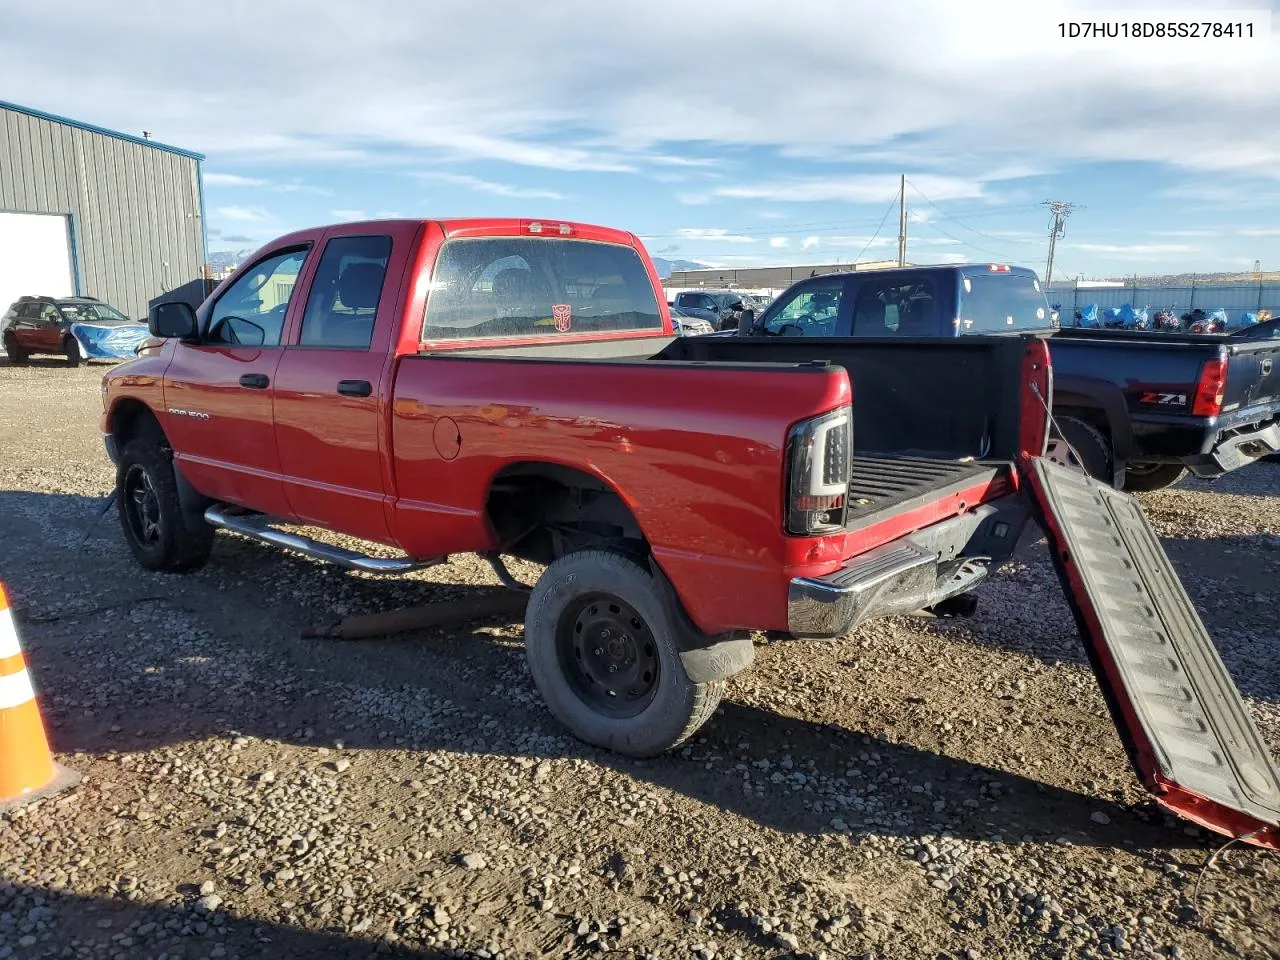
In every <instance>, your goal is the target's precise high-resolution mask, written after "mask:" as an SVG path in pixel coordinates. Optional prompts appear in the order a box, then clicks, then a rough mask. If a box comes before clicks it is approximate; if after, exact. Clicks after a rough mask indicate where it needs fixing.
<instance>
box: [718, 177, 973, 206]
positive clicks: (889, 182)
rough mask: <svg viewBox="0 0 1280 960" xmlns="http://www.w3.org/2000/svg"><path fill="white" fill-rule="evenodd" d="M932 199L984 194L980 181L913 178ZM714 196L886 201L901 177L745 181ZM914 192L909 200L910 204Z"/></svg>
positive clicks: (750, 198) (803, 200) (850, 201)
mask: <svg viewBox="0 0 1280 960" xmlns="http://www.w3.org/2000/svg"><path fill="white" fill-rule="evenodd" d="M911 180H912V182H913V183H915V184H917V185H918V186H919V188H920V190H921V191H922V192H923V193H924V194H925V195H926V196H928V197H929V199H931V200H956V199H963V198H975V197H981V196H982V195H983V184H982V182H981V181H980V180H966V179H961V178H959V177H946V176H934V175H932V174H925V175H922V176H915V177H912V178H911ZM710 193H711V196H713V197H729V198H732V199H736V200H769V201H773V202H788V203H810V202H816V201H839V202H843V203H869V204H885V203H888V202H889V201H891V200H892V199H893V198H894V197H895V196H896V195H897V193H898V178H897V177H896V176H895V175H893V174H887V173H885V174H860V175H855V176H845V177H809V178H798V179H791V180H774V181H765V182H761V183H742V184H736V185H729V186H722V187H715V188H713V189H712V190H711V191H710ZM911 199H912V197H911V195H910V193H908V195H907V202H908V205H910V202H911Z"/></svg>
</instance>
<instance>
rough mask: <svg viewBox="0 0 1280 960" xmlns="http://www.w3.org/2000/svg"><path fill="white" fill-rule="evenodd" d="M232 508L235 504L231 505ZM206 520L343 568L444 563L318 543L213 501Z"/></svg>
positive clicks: (403, 568) (408, 568)
mask: <svg viewBox="0 0 1280 960" xmlns="http://www.w3.org/2000/svg"><path fill="white" fill-rule="evenodd" d="M232 509H234V508H232ZM204 519H205V521H206V522H208V523H209V524H211V525H212V526H215V527H221V528H222V529H223V530H230V531H231V532H232V533H238V534H240V536H242V537H248V538H250V539H251V540H258V541H261V542H262V543H269V544H271V546H273V547H280V548H282V549H284V550H291V551H293V552H294V553H300V554H302V555H303V556H306V557H311V558H312V559H313V560H323V561H324V562H325V563H332V564H333V565H334V566H338V567H342V568H344V569H346V570H359V571H360V572H362V573H383V574H399V573H412V572H413V571H414V570H422V569H424V568H426V567H434V566H437V565H438V564H441V563H444V558H443V557H436V558H432V559H429V560H410V559H409V558H407V557H404V558H393V557H371V556H369V555H368V554H366V553H357V552H356V551H354V550H345V549H343V548H342V547H335V546H333V545H332V544H328V543H321V542H320V541H319V540H313V539H311V538H310V537H304V536H302V535H301V534H297V533H286V532H285V531H283V530H277V529H276V528H275V527H272V526H271V525H270V524H271V518H270V517H267V516H265V515H264V514H261V513H230V512H228V508H227V507H224V506H222V505H214V506H212V507H209V508H208V509H207V510H205V512H204Z"/></svg>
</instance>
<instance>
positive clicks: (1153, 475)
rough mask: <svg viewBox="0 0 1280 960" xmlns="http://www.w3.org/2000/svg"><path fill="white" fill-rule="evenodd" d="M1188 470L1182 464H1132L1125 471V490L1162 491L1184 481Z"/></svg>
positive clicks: (1126, 466) (1127, 465)
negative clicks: (1184, 475)
mask: <svg viewBox="0 0 1280 960" xmlns="http://www.w3.org/2000/svg"><path fill="white" fill-rule="evenodd" d="M1186 472H1187V468H1186V467H1184V466H1183V465H1182V464H1180V463H1130V464H1126V465H1125V469H1124V488H1125V489H1126V490H1132V491H1144V490H1161V489H1163V488H1165V487H1168V486H1172V485H1173V484H1175V483H1177V482H1178V481H1179V480H1181V479H1182V477H1183V474H1185V473H1186Z"/></svg>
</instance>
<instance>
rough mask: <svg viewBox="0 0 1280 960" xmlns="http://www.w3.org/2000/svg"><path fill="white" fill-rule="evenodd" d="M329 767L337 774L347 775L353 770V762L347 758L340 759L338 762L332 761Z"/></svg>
mask: <svg viewBox="0 0 1280 960" xmlns="http://www.w3.org/2000/svg"><path fill="white" fill-rule="evenodd" d="M329 767H330V768H331V769H332V770H334V771H335V772H337V773H346V772H347V771H348V770H350V769H351V761H350V760H348V759H347V758H346V757H339V758H338V759H337V760H332V761H330V762H329Z"/></svg>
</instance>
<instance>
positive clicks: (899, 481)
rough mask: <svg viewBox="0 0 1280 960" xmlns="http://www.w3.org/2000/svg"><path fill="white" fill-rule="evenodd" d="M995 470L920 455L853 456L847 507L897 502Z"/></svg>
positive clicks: (856, 510)
mask: <svg viewBox="0 0 1280 960" xmlns="http://www.w3.org/2000/svg"><path fill="white" fill-rule="evenodd" d="M994 472H995V468H993V467H992V466H991V465H990V464H985V463H973V462H970V463H959V462H957V461H955V460H930V459H927V458H923V457H919V458H917V457H877V456H859V457H855V458H854V461H853V469H852V475H851V477H850V480H849V511H850V514H852V515H853V516H857V515H858V514H859V513H861V512H868V511H873V510H881V509H884V508H885V507H892V506H896V505H897V504H899V503H903V502H905V501H907V500H910V499H912V498H913V497H916V496H918V495H920V494H922V493H928V492H930V491H932V490H938V489H942V488H944V487H949V486H951V485H952V484H953V483H956V482H958V481H961V480H967V479H968V478H970V477H977V476H979V475H981V474H984V473H992V474H994Z"/></svg>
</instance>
